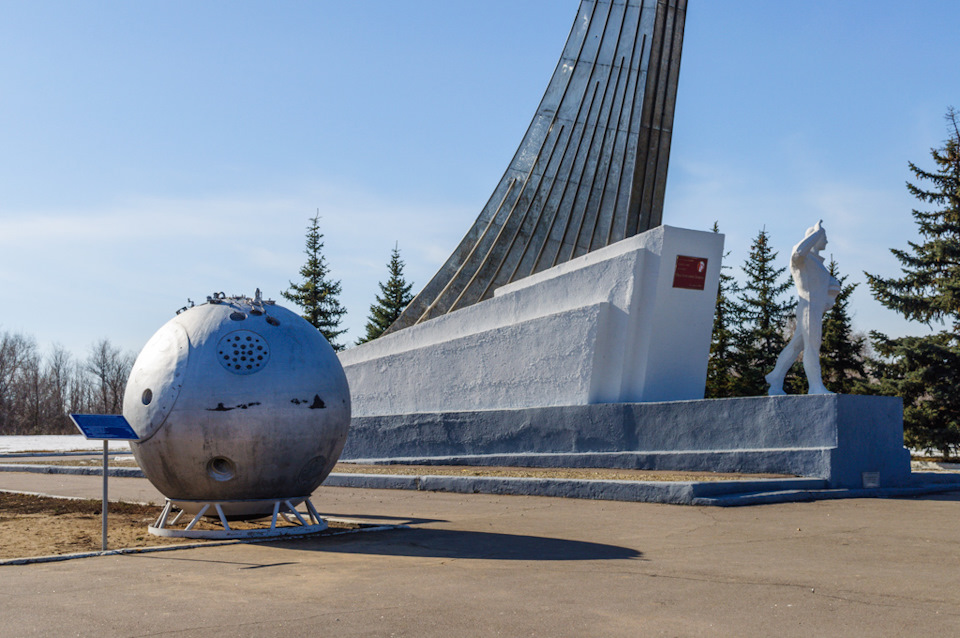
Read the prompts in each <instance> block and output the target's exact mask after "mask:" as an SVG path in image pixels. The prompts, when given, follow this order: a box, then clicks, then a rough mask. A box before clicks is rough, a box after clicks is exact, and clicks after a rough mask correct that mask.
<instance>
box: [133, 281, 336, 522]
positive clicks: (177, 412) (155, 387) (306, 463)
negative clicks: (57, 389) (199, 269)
mask: <svg viewBox="0 0 960 638" xmlns="http://www.w3.org/2000/svg"><path fill="white" fill-rule="evenodd" d="M123 414H124V416H125V417H126V419H127V421H129V422H130V425H131V426H132V427H133V429H134V430H135V431H136V433H137V435H138V436H139V437H140V440H139V441H137V442H134V443H132V444H131V447H132V449H133V454H134V456H135V457H136V459H137V462H138V463H139V464H140V467H141V468H142V469H143V472H144V474H145V475H146V477H147V478H148V479H149V480H150V482H151V483H153V485H154V486H155V487H156V488H157V489H158V490H160V492H161V493H162V494H163V495H164V496H166V497H167V498H168V499H170V500H171V501H172V502H173V503H174V504H175V505H177V506H178V507H181V508H182V509H184V510H185V511H187V512H196V511H198V510H199V508H200V507H201V505H202V504H203V503H211V502H217V503H221V504H222V505H221V507H222V509H223V511H224V512H225V514H226V515H227V517H228V518H231V519H238V518H256V517H260V516H265V515H269V514H271V511H272V507H273V502H274V501H276V500H277V499H289V500H291V501H292V502H294V504H296V503H299V502H302V500H303V499H304V498H306V497H308V496H309V495H310V493H311V492H313V490H315V489H316V488H317V487H318V486H319V485H320V484H321V483H322V482H323V480H324V479H325V478H326V477H327V475H328V474H329V473H330V470H332V469H333V466H334V464H335V463H336V462H337V459H338V458H339V456H340V452H341V451H342V450H343V445H344V443H345V442H346V438H347V429H348V427H349V425H350V391H349V389H348V387H347V379H346V375H345V374H344V372H343V368H342V366H341V365H340V361H339V359H338V358H337V356H336V354H335V353H334V351H333V348H332V347H331V346H330V344H329V343H327V341H326V340H325V339H324V338H323V336H322V335H321V334H320V333H319V332H318V331H317V329H316V328H314V327H313V326H312V325H311V324H310V323H308V322H307V321H306V320H304V319H303V318H302V317H300V316H299V315H297V314H295V313H293V312H290V311H289V310H286V309H284V308H282V307H280V306H277V305H275V304H273V303H272V302H263V301H261V300H260V299H259V294H258V296H257V298H256V299H248V298H245V297H225V296H223V295H222V294H220V295H214V296H213V297H212V298H210V299H209V301H208V303H206V304H203V305H199V306H196V307H193V308H190V309H188V310H186V311H184V312H181V313H180V314H178V315H177V316H176V317H174V318H173V319H171V320H170V321H169V322H168V323H166V324H165V325H164V326H163V327H162V328H160V330H159V331H157V333H156V334H155V335H154V336H153V337H152V338H151V339H150V340H149V341H148V342H147V344H146V345H145V346H144V348H143V350H142V351H141V352H140V355H139V356H138V357H137V360H136V363H134V366H133V369H132V371H131V373H130V378H129V380H128V382H127V389H126V394H125V395H124V400H123Z"/></svg>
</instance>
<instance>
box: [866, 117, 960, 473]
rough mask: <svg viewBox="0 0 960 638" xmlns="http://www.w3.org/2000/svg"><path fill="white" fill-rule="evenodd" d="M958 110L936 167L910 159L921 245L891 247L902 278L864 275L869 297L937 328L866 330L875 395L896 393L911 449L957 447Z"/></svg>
mask: <svg viewBox="0 0 960 638" xmlns="http://www.w3.org/2000/svg"><path fill="white" fill-rule="evenodd" d="M958 118H960V114H958V113H957V111H956V110H955V109H953V108H951V109H948V110H947V116H946V120H947V124H948V131H949V134H948V139H947V141H946V142H945V143H944V145H943V147H941V148H934V149H931V150H930V154H931V156H932V157H933V162H934V165H935V168H934V169H933V170H931V171H927V170H924V169H921V168H919V167H918V166H916V165H915V164H913V163H912V162H910V163H909V166H910V171H911V172H912V173H913V174H914V175H915V176H916V180H917V184H913V183H910V182H907V189H908V190H909V192H910V194H912V195H913V196H914V197H916V198H917V199H918V200H920V201H921V202H923V203H924V204H926V205H927V206H928V207H929V209H928V210H914V211H913V218H914V220H915V222H916V224H917V227H918V231H919V233H920V237H921V240H922V241H921V242H919V243H915V242H908V245H909V250H897V249H891V251H890V252H892V253H893V255H894V256H895V257H896V258H897V260H898V261H899V262H900V264H901V272H902V276H901V277H893V278H889V279H888V278H884V277H881V276H880V275H871V274H869V273H866V275H867V281H868V283H869V285H870V289H871V291H872V292H873V296H874V297H875V298H876V299H877V301H879V302H880V303H882V304H883V305H884V306H886V307H887V308H890V309H892V310H894V311H896V312H897V313H899V314H901V315H903V316H904V317H906V318H907V319H909V320H912V321H919V322H921V323H924V324H926V325H927V326H932V325H933V323H938V324H940V325H941V326H944V329H942V330H941V331H940V332H938V333H936V334H932V335H928V336H921V337H901V338H896V339H891V338H888V337H887V336H886V335H883V334H881V333H879V332H871V338H872V340H873V344H874V349H875V350H876V351H877V353H878V354H879V355H880V356H881V360H880V365H879V366H878V367H877V370H876V374H877V376H878V377H879V385H880V392H881V393H883V394H893V395H897V396H900V397H902V398H903V404H904V410H903V424H904V434H905V437H906V442H907V444H908V445H909V446H911V447H917V448H926V449H931V448H932V449H936V450H939V451H940V452H941V453H942V454H943V455H944V456H950V455H952V454H954V453H955V452H956V451H957V449H958V446H960V392H958V391H957V388H960V122H958Z"/></svg>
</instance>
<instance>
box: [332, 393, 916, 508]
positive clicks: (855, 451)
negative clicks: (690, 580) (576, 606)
mask: <svg viewBox="0 0 960 638" xmlns="http://www.w3.org/2000/svg"><path fill="white" fill-rule="evenodd" d="M341 459H342V460H344V461H349V460H373V461H378V462H389V461H402V462H407V463H416V464H460V465H521V466H533V467H610V468H637V469H658V470H690V471H701V472H703V471H707V472H747V473H761V472H764V473H766V472H769V473H782V474H796V475H798V476H805V477H816V478H822V479H826V480H827V481H828V484H829V487H831V488H851V489H859V488H863V487H896V486H902V485H906V484H907V483H908V482H909V480H910V455H909V452H908V451H907V450H906V449H905V448H904V447H903V408H902V403H901V401H900V399H898V398H894V397H868V396H852V395H804V396H783V397H747V398H737V399H708V400H699V401H673V402H664V403H607V404H594V405H579V406H559V407H541V408H525V409H512V410H480V411H457V412H430V413H410V414H397V415H382V416H366V417H355V418H354V419H353V423H352V425H351V429H350V435H349V437H348V439H347V445H346V447H345V448H344V452H343V455H342V456H341ZM874 481H876V483H874Z"/></svg>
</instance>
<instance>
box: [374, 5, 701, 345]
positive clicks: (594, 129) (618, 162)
mask: <svg viewBox="0 0 960 638" xmlns="http://www.w3.org/2000/svg"><path fill="white" fill-rule="evenodd" d="M686 5H687V0H582V2H581V4H580V9H579V12H578V14H577V18H576V20H575V22H574V23H573V28H572V29H571V31H570V35H569V37H568V38H567V43H566V45H565V46H564V49H563V54H562V56H561V58H560V61H559V63H558V64H557V68H556V71H554V74H553V78H552V79H551V80H550V84H549V85H548V86H547V90H546V92H545V94H544V96H543V99H542V101H541V102H540V106H539V108H538V109H537V113H536V115H535V116H534V118H533V121H532V122H531V123H530V128H529V129H528V130H527V133H526V135H525V136H524V138H523V141H522V142H521V143H520V147H519V148H518V149H517V152H516V154H515V155H514V157H513V160H512V161H511V162H510V166H509V167H508V168H507V170H506V172H505V173H504V175H503V178H502V179H501V180H500V183H499V184H498V185H497V187H496V189H495V190H494V192H493V195H492V196H491V197H490V201H488V202H487V204H486V206H484V208H483V210H482V211H481V213H480V215H479V217H478V218H477V221H476V222H475V223H474V224H473V226H472V227H471V228H470V230H469V231H468V232H467V234H466V235H465V236H464V238H463V240H462V241H461V242H460V245H459V246H457V248H456V250H455V251H454V253H453V254H452V255H451V256H450V258H449V259H448V260H447V262H446V263H445V264H444V265H443V266H442V267H441V268H440V270H439V271H438V272H437V274H436V275H434V277H433V279H431V280H430V282H429V283H428V284H427V285H426V287H424V289H423V290H422V291H421V292H420V294H419V295H417V297H416V298H415V299H414V300H413V301H412V302H411V303H410V305H409V306H408V307H407V309H406V311H404V313H403V314H402V315H401V317H400V318H399V319H398V320H397V321H396V323H394V324H393V326H391V327H390V329H389V331H388V332H393V331H396V330H399V329H401V328H406V327H408V326H412V325H414V324H417V323H421V322H423V321H426V320H428V319H432V318H434V317H437V316H440V315H443V314H445V313H448V312H452V311H454V310H457V309H459V308H464V307H466V306H469V305H471V304H474V303H477V302H478V301H483V300H484V299H487V298H489V297H491V296H492V295H493V291H494V290H495V289H497V288H498V287H500V286H502V285H504V284H507V283H510V282H512V281H516V280H517V279H522V278H523V277H526V276H528V275H531V274H533V273H536V272H539V271H541V270H545V269H547V268H551V267H553V266H556V265H557V264H560V263H563V262H566V261H569V260H570V259H572V258H574V257H579V256H580V255H583V254H585V253H588V252H590V251H592V250H596V249H597V248H602V247H604V246H607V245H609V244H612V243H614V242H617V241H620V240H621V239H625V238H627V237H631V236H633V235H635V234H637V233H639V232H643V231H646V230H649V229H651V228H654V227H656V226H659V225H660V223H661V218H662V213H663V196H664V187H665V185H666V177H667V162H668V158H669V153H670V138H671V131H672V128H673V113H674V106H675V104H676V95H677V78H678V75H679V72H680V52H681V46H682V42H683V25H684V18H685V15H686Z"/></svg>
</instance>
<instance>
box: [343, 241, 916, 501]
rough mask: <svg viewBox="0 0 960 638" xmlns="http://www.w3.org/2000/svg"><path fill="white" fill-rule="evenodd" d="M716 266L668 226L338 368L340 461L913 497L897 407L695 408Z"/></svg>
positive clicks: (877, 403)
mask: <svg viewBox="0 0 960 638" xmlns="http://www.w3.org/2000/svg"><path fill="white" fill-rule="evenodd" d="M722 252H723V236H722V235H719V234H716V233H709V232H699V231H692V230H685V229H680V228H672V227H669V226H661V227H658V228H655V229H653V230H650V231H648V232H645V233H642V234H640V235H636V236H634V237H631V238H629V239H625V240H623V241H621V242H618V243H616V244H613V245H611V246H608V247H606V248H602V249H600V250H597V251H595V252H592V253H588V254H587V255H584V256H582V257H579V258H577V259H574V260H572V261H569V262H566V263H564V264H562V265H560V266H557V267H555V268H551V269H549V270H545V271H542V272H540V273H537V274H535V275H532V276H530V277H527V278H525V279H522V280H520V281H517V282H515V283H513V284H509V285H506V286H503V287H502V288H499V289H498V290H496V292H495V296H494V297H493V298H492V299H489V300H487V301H484V302H481V303H479V304H475V305H473V306H469V307H467V308H464V309H462V310H458V311H456V312H453V313H450V314H447V315H444V316H441V317H439V318H437V319H433V320H430V321H427V322H424V323H423V324H419V325H415V326H412V327H410V328H406V329H404V330H401V331H399V332H396V333H393V334H389V335H386V336H384V337H381V338H379V339H377V340H375V341H372V342H370V343H368V344H365V345H363V346H358V347H356V348H351V349H349V350H346V351H345V352H342V353H340V355H339V356H340V360H341V362H342V363H343V367H344V370H345V372H346V375H347V379H348V381H349V384H350V391H351V397H352V402H353V419H352V422H351V427H350V433H349V435H348V439H347V443H346V447H345V449H344V451H343V454H342V456H341V459H343V460H365V461H372V462H397V461H405V462H414V463H438V464H439V463H443V464H453V463H457V464H478V465H498V464H504V465H524V466H550V467H570V466H578V467H614V468H647V469H668V470H696V471H728V472H772V473H784V474H796V475H799V476H808V477H818V478H823V479H827V480H828V481H829V484H830V485H831V486H833V487H850V488H861V487H863V486H864V485H865V484H868V486H872V484H873V483H874V482H875V481H879V485H880V486H883V487H887V486H896V485H901V484H903V483H904V482H905V481H907V480H908V479H909V476H910V459H909V455H908V453H907V451H906V450H905V449H904V448H903V420H902V414H903V412H902V405H901V403H900V400H899V399H893V398H886V397H857V396H837V395H824V396H783V397H750V398H743V399H721V400H703V390H704V385H705V380H706V372H707V357H708V354H709V348H710V332H711V330H712V326H713V313H714V306H715V303H716V294H717V284H718V278H719V272H720V261H721V256H722Z"/></svg>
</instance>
